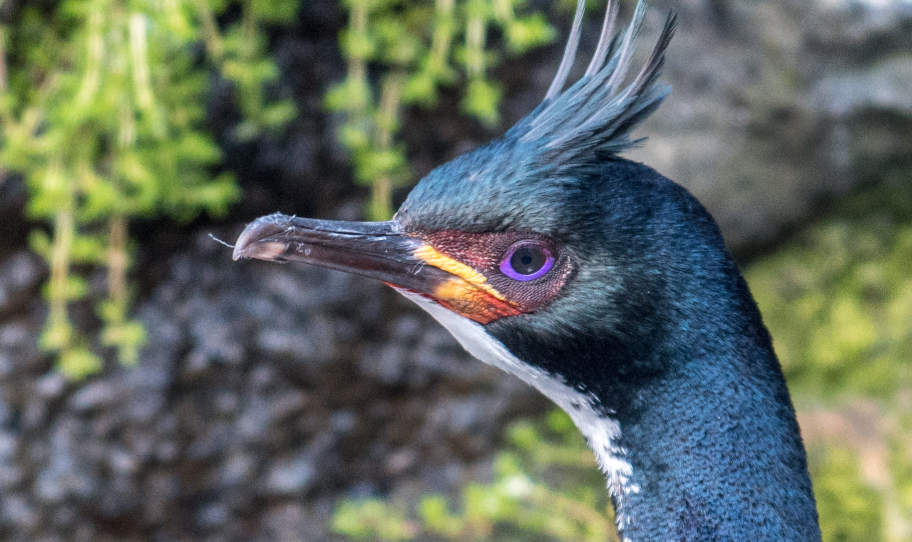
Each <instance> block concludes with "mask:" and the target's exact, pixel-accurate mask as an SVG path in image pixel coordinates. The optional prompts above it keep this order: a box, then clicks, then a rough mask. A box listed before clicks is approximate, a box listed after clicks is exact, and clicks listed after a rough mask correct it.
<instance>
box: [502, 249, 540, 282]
mask: <svg viewBox="0 0 912 542" xmlns="http://www.w3.org/2000/svg"><path fill="white" fill-rule="evenodd" d="M546 259H547V256H545V253H544V251H543V250H541V249H539V248H535V247H520V248H519V249H518V250H517V251H516V252H514V253H513V256H511V257H510V266H512V267H513V270H514V271H516V272H517V273H519V274H520V275H531V274H532V273H535V272H536V271H538V270H539V269H541V268H542V266H543V265H545V260H546Z"/></svg>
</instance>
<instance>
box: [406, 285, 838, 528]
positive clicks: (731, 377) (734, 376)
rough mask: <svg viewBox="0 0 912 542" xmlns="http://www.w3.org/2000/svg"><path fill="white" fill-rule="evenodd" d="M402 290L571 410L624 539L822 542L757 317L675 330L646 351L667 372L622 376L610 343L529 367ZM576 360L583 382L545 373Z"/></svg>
mask: <svg viewBox="0 0 912 542" xmlns="http://www.w3.org/2000/svg"><path fill="white" fill-rule="evenodd" d="M403 293H405V295H406V296H407V297H409V298H410V299H412V300H414V301H415V302H417V303H418V304H419V305H421V306H422V308H424V309H425V310H427V311H428V312H429V313H430V314H431V315H432V316H434V317H435V318H436V319H437V320H438V321H439V322H440V323H442V324H443V325H444V326H445V327H446V328H447V329H449V331H450V332H451V333H452V334H453V335H454V336H455V337H456V339H457V340H459V342H460V343H462V345H463V346H464V347H465V348H466V349H467V350H468V351H469V352H470V353H471V354H473V355H474V356H475V357H477V358H478V359H481V360H482V361H485V362H487V363H489V364H491V365H494V366H497V367H499V368H501V369H503V370H505V371H507V372H509V373H512V374H514V375H516V376H518V377H519V378H521V379H522V380H524V381H526V382H528V383H529V384H531V385H533V386H534V387H536V388H538V389H539V390H540V391H542V393H544V394H545V395H547V396H548V397H549V398H551V399H552V400H553V401H554V402H555V403H556V404H557V405H558V406H560V407H561V408H562V409H563V410H565V411H566V412H567V413H568V414H569V415H570V417H571V418H572V419H573V420H574V422H575V423H576V425H577V426H578V427H579V429H580V431H581V432H582V433H583V435H584V436H585V437H586V440H587V442H588V444H589V445H590V447H591V448H592V450H593V452H594V453H595V456H596V459H597V461H598V463H599V466H600V467H601V468H602V470H603V472H604V473H605V475H606V478H607V479H608V488H609V490H610V492H611V495H612V498H613V500H614V504H615V511H616V514H615V515H616V521H617V526H618V531H619V533H620V535H621V537H622V539H623V540H624V542H653V541H665V540H675V541H683V542H691V541H692V542H705V541H714V540H718V541H730V540H746V539H749V538H754V539H758V540H782V541H819V540H820V531H819V528H818V526H817V525H818V524H817V512H816V508H815V504H814V498H813V493H812V491H811V483H810V478H809V476H808V472H807V463H806V456H805V451H804V447H803V445H802V442H801V436H800V434H799V431H798V424H797V421H796V419H795V413H794V410H793V408H792V405H791V400H790V399H789V396H788V391H787V389H786V386H785V381H784V378H783V376H782V372H781V369H780V367H779V364H778V362H777V361H776V358H775V355H774V354H773V351H772V347H771V345H770V344H769V338H768V335H767V334H766V332H765V330H764V329H763V328H762V324H760V323H759V320H758V322H757V325H759V326H760V331H759V332H758V333H753V332H751V331H744V330H739V329H738V328H737V326H734V327H732V326H727V327H726V328H724V329H707V326H703V327H701V328H699V329H698V330H697V331H694V332H693V333H688V332H684V333H681V332H680V330H679V332H678V333H676V334H674V337H675V343H674V344H670V345H669V344H666V345H664V347H658V348H655V349H653V350H651V351H650V352H649V353H648V355H650V356H655V357H657V358H661V357H663V356H673V357H674V361H675V363H674V364H672V366H671V367H672V368H670V369H664V370H654V368H655V367H663V366H667V364H665V363H663V362H664V361H665V360H662V359H652V360H647V359H643V360H639V361H640V362H641V363H639V364H638V366H640V367H645V369H644V370H643V371H637V370H633V371H630V372H628V373H626V374H623V375H619V374H618V373H617V372H616V368H617V360H616V359H613V355H614V354H613V352H612V348H611V346H610V345H605V346H604V348H587V351H588V352H597V353H598V354H597V356H602V358H601V359H597V360H595V361H594V363H593V360H591V359H590V360H584V359H582V357H581V354H580V352H579V351H576V352H572V353H568V354H567V356H568V357H567V359H555V357H557V356H559V355H560V354H559V353H558V352H557V351H551V352H550V353H549V355H550V356H552V358H551V359H550V362H549V363H547V365H546V366H543V365H545V364H543V363H541V361H542V360H538V361H539V363H535V364H530V363H527V362H526V361H524V360H521V359H520V358H518V357H516V355H514V354H513V353H512V352H511V350H512V351H514V352H515V351H519V350H521V349H520V348H518V347H517V346H516V345H509V346H510V348H509V349H508V348H507V346H505V344H504V343H503V342H501V341H500V340H498V339H496V338H494V337H492V336H491V335H490V334H489V333H487V332H486V330H485V329H484V328H483V327H482V326H480V325H478V324H476V323H475V322H472V321H471V320H468V319H466V318H463V317H461V316H458V315H456V314H455V313H453V312H451V311H449V310H447V309H444V308H443V307H441V306H440V305H437V304H436V303H434V302H431V301H429V300H427V299H424V298H422V297H420V296H417V295H414V294H410V293H408V292H403ZM753 310H754V311H755V310H756V309H753ZM757 318H759V315H757ZM703 335H706V336H712V338H713V339H712V341H709V340H707V339H706V337H705V336H703ZM720 345H721V346H720ZM574 365H575V366H577V367H579V366H586V367H587V370H586V372H587V373H589V374H588V375H587V378H586V380H587V381H588V382H587V383H585V385H584V383H583V382H573V381H570V380H568V379H567V378H558V377H556V376H555V374H556V373H557V372H556V371H550V370H548V369H547V367H569V366H574ZM593 371H594V372H595V374H592V373H593ZM598 371H601V374H599V373H598ZM595 383H597V384H595Z"/></svg>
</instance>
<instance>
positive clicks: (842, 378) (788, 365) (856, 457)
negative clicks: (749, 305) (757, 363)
mask: <svg viewBox="0 0 912 542" xmlns="http://www.w3.org/2000/svg"><path fill="white" fill-rule="evenodd" d="M910 183H912V177H910V175H909V172H908V170H907V169H905V168H897V169H896V170H895V171H894V172H893V173H889V174H886V175H884V177H883V178H880V179H877V180H876V183H875V184H874V185H872V187H871V188H869V189H867V190H865V191H863V192H862V193H860V194H858V195H856V196H853V197H850V198H844V199H842V200H841V201H839V202H836V203H834V204H833V205H832V207H831V209H830V212H829V213H828V215H829V216H828V218H825V219H823V220H821V221H820V222H819V223H818V224H816V225H815V226H813V227H811V228H809V229H807V230H806V231H803V232H800V233H799V234H797V235H796V236H795V238H794V239H793V240H792V242H791V243H789V244H788V245H787V246H785V247H784V248H782V249H781V250H779V251H778V252H776V253H775V254H772V255H770V256H768V257H766V258H764V259H762V260H761V261H758V262H756V263H755V264H754V265H752V266H750V268H749V269H747V272H746V276H747V279H748V282H749V283H750V285H751V289H752V291H753V293H754V296H755V297H756V299H757V302H758V303H759V305H760V309H761V311H762V312H763V315H764V320H765V322H766V324H767V326H768V327H769V329H770V332H771V333H772V335H773V340H774V343H775V346H776V351H777V353H778V354H779V358H780V360H781V362H782V366H783V369H784V371H785V373H786V377H787V378H788V381H789V385H790V387H791V390H792V395H793V398H794V400H795V403H796V407H797V408H798V410H799V413H800V412H802V411H805V412H807V413H808V415H807V416H806V417H805V418H804V419H805V420H808V421H813V420H819V419H820V418H823V420H822V421H821V422H822V423H820V424H819V425H820V426H821V427H817V426H816V425H817V424H814V425H809V426H808V427H805V428H804V432H805V435H806V438H807V436H808V435H811V437H812V438H817V439H818V440H819V442H811V446H810V448H811V450H812V453H811V455H810V461H811V465H812V467H813V468H814V469H815V472H814V474H815V487H816V490H817V497H818V499H819V510H820V514H821V523H822V527H823V531H824V534H825V538H824V540H826V541H850V540H851V541H855V540H858V541H861V540H887V541H890V542H894V541H895V542H899V541H908V540H912V432H910V428H912V408H910V407H912V393H910V392H912V363H910V361H912V272H910V269H912V191H910V190H909V186H910ZM821 412H824V413H826V415H825V416H822V417H821V416H820V415H819V414H820V413H821ZM815 447H820V448H823V449H825V450H829V452H827V453H828V454H829V455H827V456H826V457H821V455H820V454H819V453H813V451H814V448H815ZM862 473H863V474H862Z"/></svg>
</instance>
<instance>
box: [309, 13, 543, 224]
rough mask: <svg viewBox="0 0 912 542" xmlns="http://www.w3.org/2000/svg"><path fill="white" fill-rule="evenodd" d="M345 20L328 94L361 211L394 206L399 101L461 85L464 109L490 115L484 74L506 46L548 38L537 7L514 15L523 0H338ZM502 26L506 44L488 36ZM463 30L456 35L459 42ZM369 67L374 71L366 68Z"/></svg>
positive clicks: (381, 213)
mask: <svg viewBox="0 0 912 542" xmlns="http://www.w3.org/2000/svg"><path fill="white" fill-rule="evenodd" d="M345 6H346V9H347V10H348V15H349V24H348V27H347V28H346V29H345V31H344V32H343V33H342V36H341V38H340V42H341V45H342V50H343V54H344V55H345V58H346V60H347V63H348V68H347V75H346V77H345V79H344V80H343V81H342V82H340V83H338V84H337V85H335V86H334V87H332V88H331V89H330V91H329V92H328V93H327V95H326V104H327V106H328V107H329V109H330V110H332V111H337V112H340V113H342V114H343V116H344V122H343V123H342V125H341V126H340V127H339V131H338V135H339V139H340V141H341V142H342V144H343V145H345V147H346V148H348V150H349V152H350V153H351V155H352V159H353V162H354V165H355V177H356V180H357V181H358V182H359V183H361V184H364V185H366V186H370V187H371V190H372V194H371V201H370V204H369V208H368V213H367V214H368V215H369V216H370V218H372V219H376V220H382V219H386V218H389V216H390V215H391V214H392V191H393V188H395V187H396V186H399V185H401V184H403V183H404V182H405V181H406V180H407V179H408V177H409V172H408V164H407V162H406V159H405V151H404V149H403V148H402V146H401V145H400V144H399V143H398V134H399V129H400V127H401V111H402V108H403V107H404V106H407V105H412V104H418V105H423V106H430V105H433V104H434V103H435V102H436V100H437V96H438V92H439V89H440V87H441V86H445V85H455V84H457V83H462V84H463V85H464V94H463V100H462V109H463V112H464V113H466V114H467V115H470V116H472V117H474V118H477V119H478V120H480V121H481V122H483V123H485V124H487V125H492V124H494V123H495V122H496V121H497V111H498V105H499V103H500V98H501V90H500V87H499V85H498V84H497V83H496V82H494V81H492V80H491V79H490V77H489V75H490V74H489V72H490V69H491V68H492V67H493V66H495V65H496V64H497V63H498V61H499V59H500V57H501V56H502V54H503V52H504V51H503V50H501V49H505V50H506V52H507V53H510V54H518V53H522V52H525V51H528V50H529V49H531V48H534V47H537V46H539V45H542V44H545V43H548V42H549V41H551V40H552V39H553V37H554V31H553V30H552V28H551V27H550V26H549V25H548V23H547V22H546V21H545V19H544V17H543V16H542V15H541V14H539V13H534V14H529V15H524V16H518V15H517V14H516V10H517V8H520V7H521V1H520V0H434V1H433V2H431V1H429V0H345ZM492 30H499V31H500V33H501V35H502V36H503V40H502V41H503V46H502V47H501V48H494V47H491V46H489V43H488V39H487V38H488V34H489V32H491V31H492ZM460 40H461V42H462V44H461V45H459V44H458V42H459V41H460ZM368 67H371V68H373V69H372V70H371V71H372V72H375V71H376V72H378V73H379V75H378V76H377V77H376V78H371V77H368Z"/></svg>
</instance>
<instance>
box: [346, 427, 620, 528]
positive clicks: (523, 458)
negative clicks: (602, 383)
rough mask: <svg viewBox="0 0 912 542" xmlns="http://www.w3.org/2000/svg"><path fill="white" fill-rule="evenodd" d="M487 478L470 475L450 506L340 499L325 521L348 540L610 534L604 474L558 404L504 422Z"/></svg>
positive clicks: (431, 498) (437, 501)
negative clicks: (506, 429)
mask: <svg viewBox="0 0 912 542" xmlns="http://www.w3.org/2000/svg"><path fill="white" fill-rule="evenodd" d="M509 442H510V446H509V450H508V451H503V452H500V453H499V454H498V455H497V458H496V459H495V462H494V469H493V470H494V480H493V481H492V482H490V483H479V482H471V483H469V484H467V485H466V486H465V487H464V488H463V489H462V492H461V497H460V499H459V505H458V506H454V505H453V504H451V502H450V500H449V499H448V498H446V497H445V496H443V495H436V494H432V495H425V496H423V497H421V499H420V500H419V502H418V503H417V504H414V505H413V506H412V508H413V511H412V513H411V514H409V513H407V512H406V510H407V509H408V508H409V507H408V506H406V505H404V504H401V503H395V502H387V501H382V500H378V499H368V500H361V501H345V502H343V503H342V504H341V505H340V506H339V508H338V509H337V510H336V513H335V516H334V518H333V529H334V530H335V531H336V532H337V533H339V534H343V535H346V536H348V537H350V538H352V539H355V540H396V541H401V540H416V539H420V540H427V539H431V540H453V541H464V540H473V541H487V540H496V541H503V542H506V541H520V540H537V541H542V542H590V541H591V542H606V541H611V540H617V538H616V535H615V533H614V522H613V520H612V514H611V508H610V505H609V502H608V492H607V490H606V489H605V481H604V479H603V478H602V477H601V475H600V474H599V472H598V469H597V468H596V467H595V459H594V458H593V457H592V453H591V452H590V451H589V450H588V448H586V445H585V442H584V441H583V438H582V436H580V434H579V432H578V431H577V430H576V427H575V426H574V425H573V422H572V421H570V418H569V417H567V415H566V414H564V413H563V412H559V411H556V412H553V413H551V414H549V415H548V417H547V418H546V420H544V422H540V423H531V422H521V423H518V424H516V425H514V426H513V427H512V428H511V429H510V434H509Z"/></svg>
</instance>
